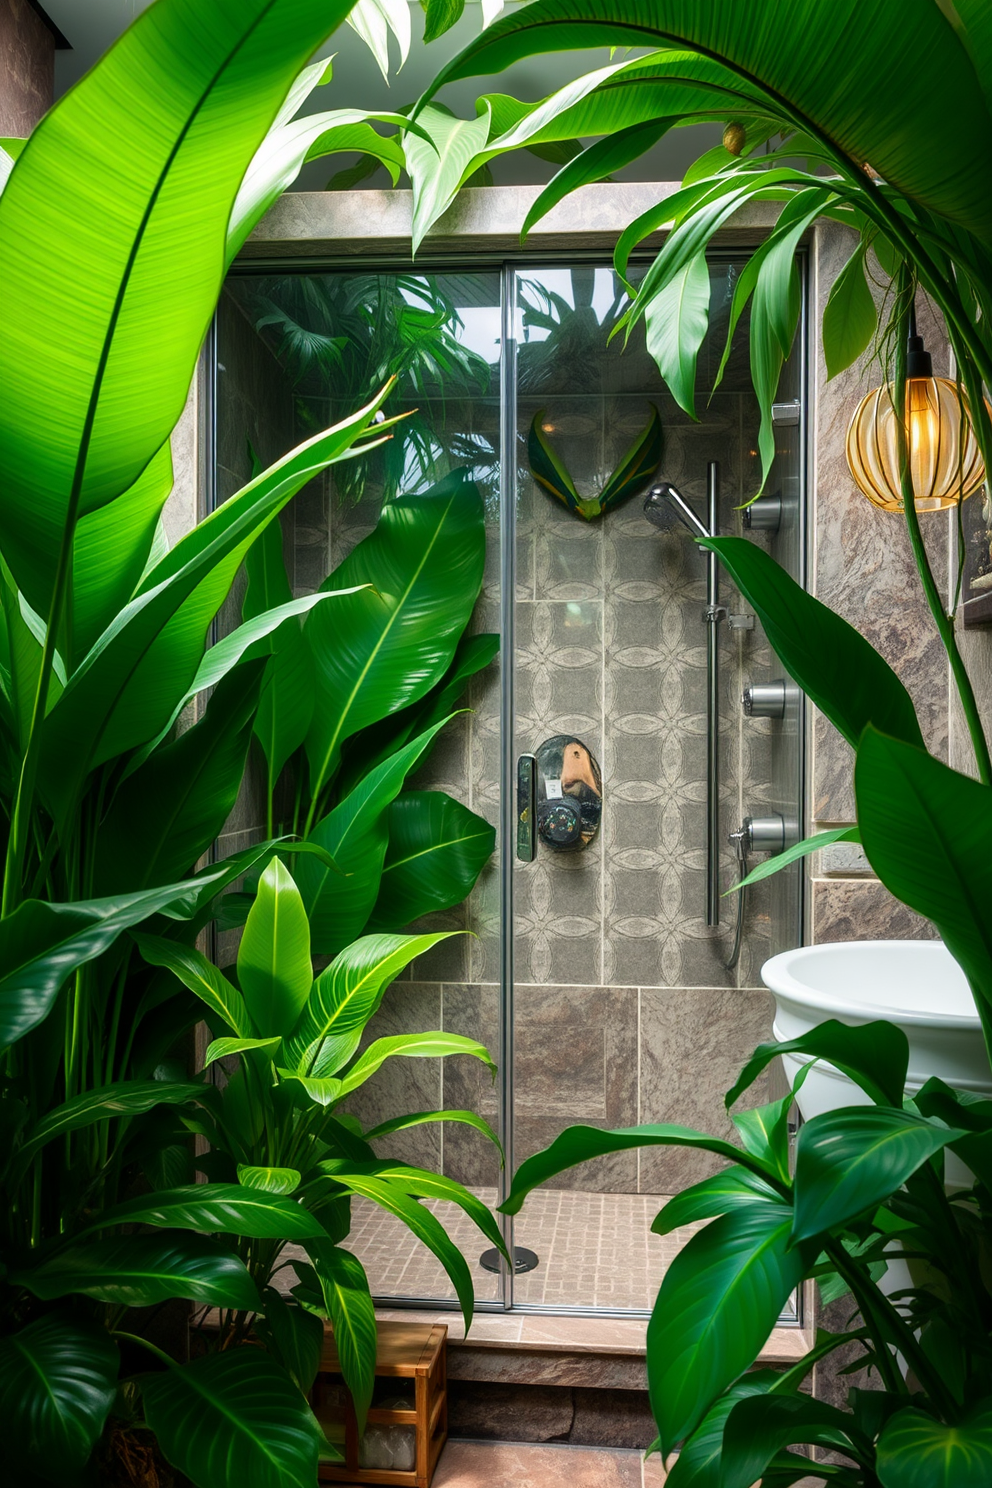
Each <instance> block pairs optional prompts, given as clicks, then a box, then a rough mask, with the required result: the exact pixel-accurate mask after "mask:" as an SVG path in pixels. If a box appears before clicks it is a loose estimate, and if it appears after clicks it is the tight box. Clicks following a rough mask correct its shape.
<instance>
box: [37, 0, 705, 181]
mask: <svg viewBox="0 0 992 1488" xmlns="http://www.w3.org/2000/svg"><path fill="white" fill-rule="evenodd" d="M149 4H151V0H41V5H42V8H43V9H44V10H45V11H46V12H47V13H48V15H49V16H50V17H51V19H52V21H53V22H54V23H55V25H56V26H58V27H59V29H60V30H61V31H62V33H63V35H64V36H65V38H66V40H67V41H68V42H69V44H70V50H66V51H59V52H56V54H55V96H56V98H58V97H60V96H61V95H62V94H63V93H64V92H66V90H67V89H68V88H70V87H71V86H72V84H73V83H74V82H76V80H77V79H78V78H80V77H82V75H83V73H84V72H86V71H87V70H88V69H89V68H90V67H91V66H92V65H93V63H94V62H95V61H96V60H97V58H98V57H99V56H100V55H101V54H102V53H103V52H105V51H106V50H107V48H108V47H109V46H110V45H111V44H112V43H113V42H114V41H115V40H116V38H117V37H118V36H119V35H120V33H121V32H122V31H123V30H124V29H125V28H126V26H127V25H128V24H129V22H130V21H132V20H133V19H134V17H135V16H137V15H140V13H141V12H142V11H143V10H144V9H145V8H146V7H147V6H148V5H149ZM410 4H411V9H412V11H413V13H414V14H413V33H414V38H415V40H414V43H413V46H412V48H411V51H410V56H409V58H408V59H407V62H406V65H405V67H404V68H403V70H402V71H401V72H400V73H399V74H393V75H392V76H391V79H390V82H389V83H388V84H387V83H386V81H385V80H384V79H383V77H382V74H381V73H380V72H379V69H378V67H377V65H376V63H375V61H374V59H373V57H372V55H371V53H370V52H369V51H368V49H367V47H366V46H365V44H364V42H362V41H361V40H360V39H359V37H358V36H357V35H356V34H355V33H354V32H353V31H352V30H351V28H350V26H341V27H340V28H339V29H338V30H337V32H335V34H334V36H333V37H332V38H331V39H330V41H329V42H328V43H327V44H326V45H325V46H324V47H322V48H321V51H320V53H319V55H320V56H328V55H330V54H331V53H333V54H334V55H335V62H334V78H333V82H332V83H331V84H330V85H329V86H328V87H327V88H325V89H322V90H320V92H319V93H318V94H317V95H315V97H314V98H313V99H312V100H311V102H310V105H309V108H308V111H311V110H316V109H328V108H359V109H396V108H398V107H399V106H401V105H403V104H407V103H411V102H412V101H413V100H414V99H415V98H417V97H419V95H420V94H421V93H422V92H423V90H424V89H425V88H426V86H427V84H428V83H429V82H430V80H431V79H432V78H433V77H434V76H435V74H436V73H437V72H438V71H439V70H440V68H441V67H442V65H443V64H444V62H445V61H447V59H448V58H449V57H451V56H453V55H454V54H455V53H456V52H457V51H459V50H460V49H461V48H462V47H463V46H465V45H467V43H468V42H469V41H471V40H472V38H473V37H474V36H476V35H478V32H479V29H480V26H481V13H480V6H479V4H478V0H467V3H466V6H465V12H464V14H463V16H462V18H461V20H460V21H459V22H458V23H457V25H455V26H454V27H453V28H452V29H451V30H450V31H449V32H447V33H446V34H445V35H444V36H443V37H441V38H440V39H439V40H438V41H435V42H432V43H431V45H430V46H425V45H424V43H423V41H422V40H421V39H420V38H421V37H422V35H423V23H422V21H421V19H420V17H421V15H422V12H421V8H420V5H419V4H418V3H417V0H410ZM608 61H609V56H608V54H607V52H606V50H605V48H604V49H600V50H599V51H597V52H572V53H567V54H560V55H557V56H554V57H538V58H535V59H534V61H532V62H525V63H521V64H518V65H517V66H515V67H512V68H508V69H507V70H506V72H503V73H500V74H499V76H498V77H494V78H477V79H472V80H469V81H467V82H461V83H455V84H451V85H449V87H448V88H446V89H445V91H444V93H443V94H442V98H443V101H444V102H445V103H446V104H447V105H448V107H449V108H451V109H452V110H453V111H454V112H455V113H457V114H460V115H462V116H463V117H466V118H470V117H472V115H473V114H474V112H475V109H474V103H475V99H476V98H477V97H478V95H479V94H481V93H488V92H499V93H511V94H513V96H514V97H516V98H525V99H531V100H536V99H538V98H543V97H545V96H546V95H547V94H548V93H550V92H552V91H554V89H555V88H557V87H560V86H561V85H562V84H564V83H566V82H567V81H568V80H569V79H570V78H573V77H576V76H578V75H579V74H580V73H582V72H585V71H589V70H590V69H592V68H593V67H602V66H604V65H605V64H606V63H607V62H608ZM718 137H719V132H718V130H717V129H716V127H715V126H713V125H701V126H696V127H694V128H691V129H681V130H676V131H674V132H673V133H672V134H670V135H667V136H666V137H665V139H664V140H662V142H661V143H660V144H659V145H656V146H655V148H654V149H653V150H652V151H651V152H650V153H649V154H648V155H646V156H643V157H642V158H641V160H639V161H638V162H637V163H636V164H635V165H633V166H629V167H627V168H626V169H625V170H623V171H621V172H618V173H617V179H620V180H641V181H645V180H680V179H681V177H682V176H683V175H684V173H685V170H686V168H687V166H688V165H689V164H690V162H691V161H692V160H694V159H695V158H696V156H697V155H699V154H701V153H702V151H703V150H705V149H708V148H709V146H710V145H711V144H713V143H714V142H715V141H716V140H717V139H718ZM351 158H354V157H351ZM348 163H350V162H349V158H348V157H337V158H335V159H334V160H333V161H332V162H330V170H331V171H336V170H339V169H341V168H342V167H343V166H345V165H347V164H348ZM492 169H493V174H494V176H495V178H496V180H497V181H498V182H502V183H504V184H526V183H528V182H541V181H546V180H548V179H549V178H550V176H551V174H552V173H553V167H551V166H548V165H547V164H545V163H544V162H542V161H539V160H537V159H536V158H535V157H534V156H532V155H528V154H527V153H526V152H525V151H520V152H516V153H514V154H512V155H508V156H505V157H503V158H502V159H500V160H496V161H494V162H493V167H492ZM329 173H330V172H329V170H328V165H327V164H321V163H320V162H316V163H315V164H313V165H311V166H308V167H307V168H306V170H305V173H304V176H303V177H302V178H301V180H300V182H299V183H298V185H297V188H296V189H297V190H299V189H300V188H301V187H303V188H304V189H308V190H319V189H321V188H322V187H323V185H324V182H325V180H326V178H327V175H328V174H329ZM385 181H386V177H385V175H384V174H383V175H381V176H380V177H377V178H376V179H375V180H373V181H370V182H369V184H370V185H379V184H382V183H384V182H385Z"/></svg>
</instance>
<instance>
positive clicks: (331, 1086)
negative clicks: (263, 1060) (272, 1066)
mask: <svg viewBox="0 0 992 1488" xmlns="http://www.w3.org/2000/svg"><path fill="white" fill-rule="evenodd" d="M360 1037H361V1035H357V1036H356V1038H355V1041H354V1045H353V1046H352V1049H351V1052H352V1053H354V1050H355V1049H356V1048H357V1047H358V1042H359V1038H360ZM349 1057H350V1056H349ZM279 1078H280V1079H281V1080H282V1081H284V1082H285V1083H287V1084H288V1085H289V1086H290V1087H291V1088H292V1089H293V1090H301V1091H302V1092H303V1094H304V1095H305V1096H306V1097H307V1098H308V1100H310V1101H312V1102H313V1103H314V1105H317V1106H333V1105H335V1104H336V1103H337V1102H338V1101H339V1100H340V1099H341V1081H340V1080H332V1079H329V1078H328V1077H327V1076H326V1075H320V1076H316V1075H300V1074H297V1073H296V1072H295V1071H293V1070H285V1069H281V1070H280V1071H279Z"/></svg>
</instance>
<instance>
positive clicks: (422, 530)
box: [303, 471, 485, 797]
mask: <svg viewBox="0 0 992 1488" xmlns="http://www.w3.org/2000/svg"><path fill="white" fill-rule="evenodd" d="M484 556H485V536H484V530H483V510H482V497H481V495H480V494H479V490H478V487H477V486H476V485H474V484H473V483H472V482H471V481H467V480H466V479H465V477H464V472H462V471H456V472H455V473H454V474H453V475H450V476H448V477H447V478H446V479H445V480H443V481H440V482H439V483H438V484H437V485H435V486H433V487H431V489H430V490H429V491H426V492H425V493H424V494H423V495H420V496H401V497H398V498H397V499H396V500H395V501H390V502H388V503H387V505H386V506H385V507H384V508H383V511H382V515H381V516H380V518H379V522H378V525H377V527H376V529H375V531H374V532H373V533H371V534H370V535H369V536H368V537H367V538H365V539H364V541H363V542H360V543H359V544H358V546H357V547H356V548H355V549H354V550H353V551H352V552H351V553H350V554H349V555H348V557H347V558H346V559H345V560H344V562H343V563H341V564H339V566H338V567H337V568H336V569H335V570H334V572H333V573H332V574H331V575H330V577H329V578H328V579H327V580H326V582H325V584H324V585H322V588H324V589H331V588H333V589H344V588H348V587H351V586H353V585H361V584H370V585H372V586H373V589H374V590H375V592H371V591H369V590H364V591H362V592H360V593H356V594H352V595H349V596H347V597H346V598H342V599H340V600H339V601H337V602H336V603H335V604H334V605H332V606H330V607H328V606H326V605H325V606H322V607H320V608H318V609H316V610H314V611H313V612H312V613H311V615H310V616H309V618H308V620H307V623H306V625H305V626H304V628H303V633H304V635H305V636H306V638H307V641H308V643H309V645H310V648H311V650H312V652H313V657H314V662H315V664H316V693H315V698H314V716H313V723H312V725H311V728H310V733H309V735H308V737H307V754H308V757H309V760H310V787H311V792H312V794H313V796H314V797H316V796H317V794H318V792H319V791H320V790H321V789H322V787H323V786H324V784H325V783H326V782H327V781H328V780H329V779H331V777H332V776H333V774H334V772H335V771H336V770H337V767H338V764H339V761H340V757H341V745H342V743H343V742H344V740H345V739H347V738H349V737H350V736H351V735H352V734H354V733H357V731H358V730H359V729H360V728H364V727H365V726H366V725H367V724H370V723H375V722H377V721H378V720H379V719H381V718H384V717H386V715H387V714H389V713H395V712H397V711H398V710H399V709H400V708H402V707H405V706H406V704H408V703H411V702H415V701H416V700H417V699H418V698H421V697H423V695H424V694H425V693H426V692H427V691H428V690H429V688H431V687H432V686H433V685H434V683H435V682H437V681H438V680H439V679H440V678H441V677H442V676H443V675H444V672H445V671H446V670H447V668H448V666H449V665H450V663H451V660H452V657H453V656H454V653H455V647H456V645H457V643H458V640H459V638H460V637H461V634H462V632H463V630H464V629H465V626H466V625H467V624H468V620H469V617H470V615H471V613H472V607H473V606H474V604H475V601H476V599H477V598H478V595H479V589H480V587H481V584H482V567H483V560H484Z"/></svg>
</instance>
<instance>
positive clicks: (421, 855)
mask: <svg viewBox="0 0 992 1488" xmlns="http://www.w3.org/2000/svg"><path fill="white" fill-rule="evenodd" d="M387 830H388V832H389V846H388V847H387V848H386V857H385V861H384V863H383V868H382V877H381V879H380V880H379V897H378V899H377V900H376V902H375V907H374V909H373V910H372V914H371V915H370V916H369V922H368V923H369V928H370V929H372V930H377V929H380V928H381V929H392V928H393V927H398V926H401V925H409V924H410V922H411V921H412V920H418V919H419V918H420V917H421V915H425V914H431V913H433V912H434V911H435V910H443V909H451V907H452V906H453V905H455V904H461V902H462V900H463V899H464V898H465V897H466V896H467V895H468V894H469V893H471V891H472V889H473V888H474V887H475V882H476V879H477V878H478V877H479V874H480V873H481V872H482V869H483V867H484V866H485V864H486V863H487V862H488V861H489V858H490V857H491V856H492V854H493V851H494V849H495V847H496V829H495V827H492V826H490V825H489V823H488V822H487V821H486V820H485V818H484V817H481V816H477V815H476V813H475V812H474V811H470V810H469V809H468V807H467V806H463V805H462V803H461V802H460V801H456V800H455V799H454V798H453V797H452V796H449V795H447V794H446V793H445V792H444V791H405V792H404V793H403V794H402V795H400V796H397V797H396V799H395V800H394V801H393V802H392V804H391V805H390V807H389V811H388V814H387Z"/></svg>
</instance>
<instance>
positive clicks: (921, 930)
mask: <svg viewBox="0 0 992 1488" xmlns="http://www.w3.org/2000/svg"><path fill="white" fill-rule="evenodd" d="M811 890H812V893H811V897H812V906H811V918H812V935H811V937H810V938H811V940H812V942H813V944H814V945H818V944H820V943H821V942H822V941H830V940H936V939H937V938H938V937H937V932H936V930H934V928H933V926H932V925H931V923H930V921H929V920H925V919H924V918H923V916H922V915H918V914H915V913H914V911H913V910H911V909H907V907H906V905H905V904H900V903H899V901H898V899H894V898H893V897H892V895H891V894H890V893H889V891H888V889H887V888H886V887H885V885H884V884H880V883H879V882H878V880H877V879H872V878H823V879H814V880H813V882H812V885H811Z"/></svg>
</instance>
